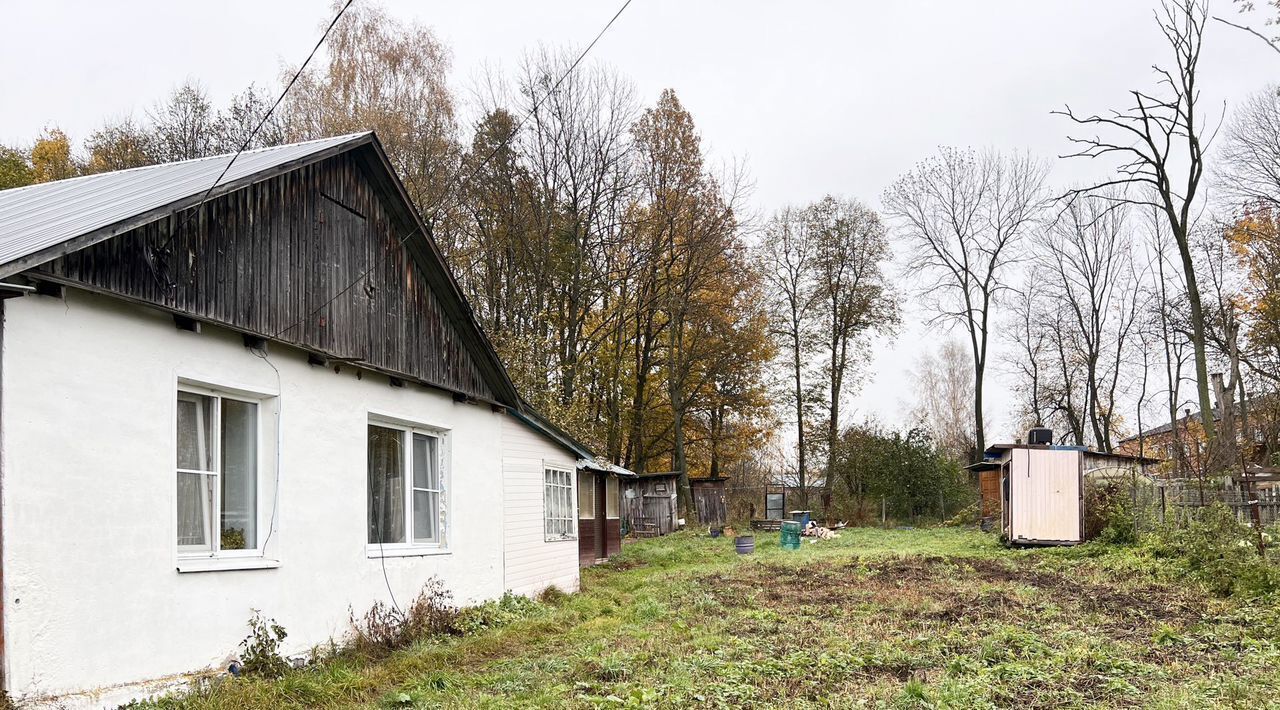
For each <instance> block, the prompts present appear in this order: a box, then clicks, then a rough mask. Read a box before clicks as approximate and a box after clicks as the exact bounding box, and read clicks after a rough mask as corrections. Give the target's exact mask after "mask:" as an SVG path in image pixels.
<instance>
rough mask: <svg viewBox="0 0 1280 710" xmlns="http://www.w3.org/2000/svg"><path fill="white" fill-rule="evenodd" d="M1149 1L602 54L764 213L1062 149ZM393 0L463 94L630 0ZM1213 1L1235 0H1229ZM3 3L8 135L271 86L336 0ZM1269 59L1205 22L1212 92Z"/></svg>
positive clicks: (865, 391) (1145, 82)
mask: <svg viewBox="0 0 1280 710" xmlns="http://www.w3.org/2000/svg"><path fill="white" fill-rule="evenodd" d="M356 1H357V2H365V1H366V0H356ZM1154 3H1155V0H1037V1H1036V2H1027V1H1025V0H983V1H982V2H973V1H971V2H954V1H935V2H925V1H923V0H919V1H907V0H892V1H891V0H878V1H876V2H871V1H868V0H861V1H857V2H786V3H783V2H776V1H774V2H743V1H741V0H737V1H734V2H688V1H687V0H686V1H683V2H681V1H679V0H634V2H632V4H631V6H630V8H628V10H627V11H626V12H625V13H624V14H623V15H622V17H621V18H619V20H618V21H617V23H616V24H615V25H614V27H613V28H612V29H611V30H610V32H609V33H608V34H607V35H606V36H605V37H604V39H603V40H601V42H600V44H598V45H597V46H596V48H595V50H594V51H593V57H594V58H596V59H599V60H603V61H606V62H608V63H610V64H612V65H614V66H615V67H617V68H618V69H619V70H620V71H621V72H623V73H625V74H626V75H629V76H630V77H631V78H632V79H633V80H634V81H635V83H636V85H637V87H638V89H639V93H640V95H641V96H642V97H643V99H644V100H645V102H646V103H651V102H652V101H653V100H654V99H655V98H656V97H657V95H658V93H659V92H660V91H661V90H662V89H664V88H667V87H671V88H674V89H675V90H676V91H677V92H678V94H679V95H680V98H681V100H682V101H683V102H684V103H685V105H686V107H687V108H688V109H689V110H690V111H691V112H692V114H693V116H694V120H695V121H696V122H697V125H698V127H699V129H700V130H701V132H702V135H703V138H704V142H705V144H706V146H707V148H708V150H709V152H710V153H711V154H712V155H713V156H714V157H716V158H722V159H732V158H737V159H744V160H746V161H747V163H748V165H749V168H750V171H751V175H752V177H753V179H754V182H755V186H756V188H755V191H754V194H753V204H754V207H755V209H757V210H758V211H759V212H761V213H762V214H767V213H768V212H771V211H773V210H774V209H776V208H777V207H779V206H781V205H784V204H787V203H805V202H808V201H811V200H814V199H817V198H819V197H821V196H822V195H824V194H826V193H835V194H841V195H849V196H854V197H857V198H858V199H861V200H863V201H864V202H867V203H869V204H871V205H872V206H874V207H879V206H880V194H881V192H882V191H883V190H884V188H885V186H886V185H888V184H889V183H890V182H891V181H892V180H893V178H894V177H896V176H897V175H899V174H900V173H902V172H903V171H905V170H908V169H909V168H910V167H911V166H912V165H913V164H914V163H915V162H916V161H918V160H920V159H922V158H924V157H926V156H927V155H928V154H930V153H931V152H932V151H934V150H935V148H936V147H937V146H939V145H956V146H966V145H972V146H977V147H988V146H989V147H994V148H999V149H1002V150H1013V149H1027V150H1030V151H1032V152H1033V153H1035V154H1038V155H1041V156H1044V157H1046V158H1052V157H1054V156H1056V155H1058V154H1060V153H1062V152H1064V151H1065V150H1066V145H1065V135H1066V133H1067V131H1068V128H1069V127H1068V125H1067V122H1066V121H1065V119H1063V118H1061V117H1057V116H1051V115H1050V114H1049V112H1050V111H1051V110H1053V109H1055V108H1060V107H1061V106H1062V105H1063V103H1064V102H1070V103H1071V105H1072V106H1073V107H1074V108H1077V109H1079V110H1088V111H1093V110H1103V109H1106V108H1108V107H1113V106H1122V105H1123V103H1124V101H1125V91H1126V90H1128V89H1130V88H1147V87H1150V86H1151V85H1152V83H1153V79H1152V73H1151V70H1150V66H1151V64H1152V63H1153V62H1154V61H1161V62H1165V61H1166V59H1167V52H1168V50H1167V48H1166V47H1165V46H1164V45H1163V44H1162V41H1163V40H1162V37H1161V36H1160V34H1159V32H1158V29H1157V27H1156V25H1155V23H1154V21H1153V19H1152V14H1151V13H1152V8H1153V7H1154ZM384 4H385V5H386V6H387V7H388V9H389V10H390V12H391V13H392V14H394V15H396V16H399V17H402V18H406V19H416V20H418V21H420V22H423V23H425V24H427V25H430V26H431V27H432V28H433V29H434V30H435V31H436V33H437V34H438V35H439V37H440V38H441V39H442V40H444V42H445V43H446V44H448V45H449V46H450V47H451V48H452V50H453V54H454V74H453V76H454V81H453V83H454V85H455V87H456V88H457V90H458V92H459V95H460V96H462V95H465V94H466V92H467V89H468V87H469V85H470V78H471V77H472V76H473V75H474V74H475V72H476V71H477V69H478V68H479V67H480V66H481V65H482V64H484V63H486V62H490V63H492V62H498V63H501V64H504V65H507V66H511V65H513V64H514V63H515V62H516V61H518V60H519V57H520V55H521V53H522V52H523V51H524V50H525V49H527V48H530V47H532V46H534V45H536V44H538V43H540V42H541V43H547V44H551V45H560V44H574V45H577V46H582V45H584V44H585V43H586V42H587V41H589V40H590V38H591V37H593V36H594V35H595V34H596V32H598V31H599V29H600V28H601V27H602V26H603V25H604V23H605V22H606V21H607V20H608V18H609V17H610V16H611V15H612V14H613V13H614V12H615V11H616V9H617V6H618V4H620V3H615V2H605V1H604V0H594V1H590V2H588V1H586V0H580V1H577V2H571V1H569V0H540V1H539V2H527V1H526V2H515V1H511V2H487V1H482V0H468V1H467V2H448V3H446V2H428V1H425V0H423V1H417V2H411V1H408V0H402V1H394V0H392V1H388V2H385V3H384ZM1215 5H1216V6H1217V8H1216V11H1217V12H1218V13H1221V14H1226V15H1231V14H1232V13H1233V12H1234V9H1233V8H1232V7H1231V6H1230V4H1229V3H1228V2H1226V0H1216V2H1215ZM3 15H4V17H5V24H6V25H7V26H8V31H7V32H6V33H5V41H4V42H3V43H0V97H3V99H2V101H3V103H2V104H0V106H3V109H0V142H4V143H9V144H13V143H28V142H30V140H31V139H32V138H34V136H35V135H36V134H38V133H39V132H40V130H41V129H42V128H43V127H45V126H46V125H53V124H56V125H58V126H60V127H61V128H63V129H64V130H66V131H67V132H68V133H69V134H70V135H71V136H72V138H73V139H74V140H77V141H79V140H82V139H83V138H84V136H85V135H87V134H88V133H89V132H90V131H92V130H93V129H94V128H96V127H97V126H98V125H99V124H100V123H101V122H102V120H103V118H104V117H107V116H121V115H127V114H130V113H132V114H133V115H135V116H138V117H142V116H143V115H144V113H145V109H146V108H147V107H148V106H149V105H151V103H152V102H154V101H155V100H156V99H157V98H159V97H161V96H163V95H164V94H166V93H167V92H169V91H171V90H172V89H173V88H174V87H175V86H176V85H178V84H180V83H181V82H183V81H184V80H185V79H187V78H188V77H190V78H194V79H198V80H200V81H201V82H203V83H204V85H205V86H206V87H207V88H208V90H209V92H210V94H211V97H212V98H213V99H214V101H215V103H222V102H224V101H225V100H226V99H227V98H228V97H229V96H230V95H232V94H233V93H236V92H238V91H240V90H241V89H243V88H244V87H245V86H246V85H247V84H249V83H250V82H258V83H259V84H260V85H265V86H270V87H272V88H273V89H274V88H275V86H276V79H277V77H278V74H279V72H280V68H281V66H282V65H283V64H296V63H297V62H299V61H301V60H302V58H303V57H305V56H306V54H307V52H308V51H310V49H311V47H312V45H314V43H315V41H316V39H317V37H318V36H319V31H320V27H319V26H320V25H321V24H322V23H326V22H327V21H328V19H329V18H330V16H331V9H330V7H329V4H328V1H327V0H319V1H318V0H287V1H286V0H271V1H270V2H265V1H263V0H252V1H242V0H234V1H230V2H226V1H224V2H218V3H186V2H172V0H166V1H152V2H129V1H127V0H126V1H125V2H115V3H104V2H97V1H88V0H85V1H81V2H65V1H57V0H39V1H38V2H30V1H22V2H18V1H15V0H5V2H4V7H3ZM1277 76H1280V55H1277V54H1275V53H1274V52H1273V51H1272V50H1270V49H1268V48H1267V47H1266V46H1265V45H1264V44H1262V43H1261V42H1260V41H1258V40H1257V39H1255V38H1252V37H1249V36H1247V35H1245V34H1243V33H1241V32H1240V31H1238V30H1234V29H1231V28H1228V27H1226V26H1224V25H1221V24H1216V23H1215V24H1213V25H1212V26H1210V27H1209V29H1208V32H1207V36H1206V42H1205V50H1204V55H1203V58H1202V78H1201V85H1202V87H1203V90H1204V95H1203V98H1202V100H1203V103H1204V106H1205V107H1207V108H1208V109H1209V110H1210V112H1213V113H1216V112H1217V111H1220V110H1221V107H1222V106H1223V103H1224V102H1226V105H1227V106H1228V109H1229V107H1230V106H1231V105H1232V104H1233V103H1234V102H1236V101H1238V100H1239V99H1241V98H1243V97H1244V96H1246V95H1247V94H1249V93H1251V92H1254V91H1258V90H1260V89H1262V88H1263V87H1265V86H1266V85H1267V84H1268V83H1269V82H1273V81H1275V77H1277ZM1100 170H1101V166H1099V165H1096V164H1090V163H1089V162H1087V161H1057V160H1055V161H1054V166H1053V172H1052V175H1051V180H1052V181H1053V183H1054V184H1055V185H1064V184H1068V183H1071V182H1077V181H1085V180H1089V179H1090V178H1092V177H1096V176H1097V175H1098V174H1099V171H1100ZM943 337H946V336H945V334H943V333H939V332H930V331H929V330H928V329H927V328H925V327H924V326H923V324H922V316H921V314H920V313H918V312H917V311H915V310H913V309H912V308H911V307H910V304H909V303H908V307H907V310H906V312H905V314H904V328H903V331H902V333H901V334H900V335H899V336H898V338H897V339H896V340H894V341H892V342H889V341H887V340H885V341H881V342H878V343H877V344H876V345H875V347H874V349H873V358H872V360H871V362H870V366H869V368H868V372H867V378H866V381H865V383H864V385H863V386H862V388H861V392H860V393H859V395H858V396H857V397H856V398H855V400H854V404H855V407H856V411H857V413H856V414H855V415H854V416H855V417H857V418H861V417H863V416H867V415H871V416H876V417H878V418H879V419H881V420H882V421H884V422H886V423H889V424H899V423H903V422H904V421H905V416H904V413H905V411H906V410H908V409H909V408H910V403H911V402H912V400H913V394H912V391H911V389H912V384H911V378H910V376H909V371H910V370H911V368H912V367H913V366H914V364H915V362H916V361H917V359H918V358H919V355H920V353H922V352H924V350H925V349H927V348H929V347H931V346H932V345H934V344H936V342H937V341H938V340H939V339H940V338H943ZM1008 384H1009V383H1008V381H1007V378H1005V377H1002V376H999V375H997V376H995V377H993V378H992V379H991V380H990V381H989V383H988V389H987V397H988V401H989V402H990V403H991V407H990V414H991V419H992V423H993V425H994V426H995V430H994V431H993V432H992V433H989V435H988V441H992V440H994V439H1001V438H1007V437H1010V436H1013V435H1014V432H1013V431H1012V427H1013V425H1014V422H1013V421H1012V420H1011V419H1010V418H1009V417H1008V416H1006V414H1005V412H1006V410H1007V408H1008V405H1009V402H1010V397H1009V395H1008V392H1007V387H1008ZM992 434H994V436H993V435H992Z"/></svg>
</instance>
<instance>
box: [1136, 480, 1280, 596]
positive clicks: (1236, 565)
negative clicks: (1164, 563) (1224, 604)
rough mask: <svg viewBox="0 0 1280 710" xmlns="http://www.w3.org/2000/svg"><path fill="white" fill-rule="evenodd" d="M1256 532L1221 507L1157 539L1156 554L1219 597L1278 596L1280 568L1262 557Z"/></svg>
mask: <svg viewBox="0 0 1280 710" xmlns="http://www.w3.org/2000/svg"><path fill="white" fill-rule="evenodd" d="M1256 540H1257V538H1256V533H1255V532H1254V531H1253V530H1252V529H1250V527H1249V526H1247V525H1243V524H1241V523H1240V521H1238V520H1237V519H1236V516H1235V513H1234V512H1232V510H1231V509H1230V508H1229V507H1227V506H1226V505H1224V504H1222V503H1214V504H1213V505H1210V506H1206V507H1204V508H1201V509H1200V510H1198V511H1196V512H1195V513H1194V514H1193V515H1191V516H1189V517H1188V519H1187V520H1186V521H1185V522H1184V523H1183V524H1182V525H1174V526H1166V527H1165V528H1163V529H1162V530H1161V531H1160V532H1159V534H1158V535H1157V536H1156V537H1155V539H1154V541H1153V542H1152V545H1153V547H1154V549H1155V552H1156V553H1157V554H1159V555H1161V556H1165V557H1175V558H1177V559H1178V560H1179V561H1180V562H1181V563H1182V564H1183V565H1184V566H1185V568H1186V570H1187V572H1188V573H1189V574H1191V575H1192V576H1194V577H1195V578H1197V579H1199V580H1200V581H1201V582H1203V583H1204V584H1205V585H1206V586H1208V587H1209V589H1210V590H1212V591H1213V592H1214V593H1215V594H1219V595H1221V596H1230V595H1236V596H1243V597H1254V596H1260V595H1263V594H1268V593H1273V592H1277V591H1280V565H1277V563H1276V562H1275V561H1274V560H1268V559H1267V558H1264V557H1262V556H1259V555H1258V552H1257V547H1256Z"/></svg>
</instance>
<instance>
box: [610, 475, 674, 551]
mask: <svg viewBox="0 0 1280 710" xmlns="http://www.w3.org/2000/svg"><path fill="white" fill-rule="evenodd" d="M679 477H680V474H679V472H677V471H663V472H657V473H637V474H636V475H635V477H634V478H628V479H626V480H624V481H623V482H622V520H623V523H624V524H625V525H626V529H627V530H628V531H630V532H632V533H635V534H636V535H638V536H651V535H666V534H668V533H671V532H673V531H674V530H675V529H676V527H677V521H678V520H679V515H678V514H677V513H676V488H677V482H678V479H679Z"/></svg>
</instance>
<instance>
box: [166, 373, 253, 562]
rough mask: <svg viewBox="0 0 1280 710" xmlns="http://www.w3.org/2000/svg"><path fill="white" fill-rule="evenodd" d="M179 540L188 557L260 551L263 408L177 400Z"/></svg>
mask: <svg viewBox="0 0 1280 710" xmlns="http://www.w3.org/2000/svg"><path fill="white" fill-rule="evenodd" d="M176 434H177V436H176V442H177V452H176V460H177V469H178V470H177V508H178V509H177V521H178V526H177V527H178V529H177V537H178V547H179V550H180V551H181V552H182V553H184V554H189V553H206V554H216V553H217V552H219V551H222V550H251V549H256V548H257V546H258V435H259V434H258V404H257V403H256V402H245V401H241V400H237V399H230V398H227V397H219V396H217V395H214V394H202V393H196V392H188V391H179V392H178V394H177V432H176Z"/></svg>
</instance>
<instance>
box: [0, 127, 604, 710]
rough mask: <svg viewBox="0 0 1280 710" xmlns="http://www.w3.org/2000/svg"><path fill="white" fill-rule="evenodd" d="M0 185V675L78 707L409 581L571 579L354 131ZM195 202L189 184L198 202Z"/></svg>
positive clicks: (444, 292)
mask: <svg viewBox="0 0 1280 710" xmlns="http://www.w3.org/2000/svg"><path fill="white" fill-rule="evenodd" d="M230 160H231V158H230V156H221V157H216V158H207V159H201V160H193V161H186V162H182V163H172V164H166V165H159V166H153V167H147V168H137V169H133V170H126V171H120V172H115V173H106V174H102V175H95V176H88V177H80V178H74V179H71V180H64V181H60V182H55V183H48V184H43V185H35V186H31V187H25V188H19V189H14V190H7V191H3V192H0V296H2V297H3V300H0V308H2V309H3V327H2V328H0V620H2V622H3V623H2V625H0V633H2V637H0V649H2V651H0V652H2V654H3V655H2V657H0V670H2V671H3V688H4V689H5V690H6V691H7V692H8V693H9V694H10V696H11V697H12V698H13V699H14V700H18V701H29V700H36V701H39V700H48V699H50V698H60V699H62V700H65V701H69V702H71V703H79V704H91V705H92V704H97V705H101V704H104V703H107V702H110V701H112V700H114V699H118V698H121V697H127V696H129V695H135V694H136V693H137V692H138V690H139V689H140V688H147V687H153V686H148V685H147V683H161V684H162V683H163V682H164V681H165V679H172V678H174V677H181V676H182V674H188V673H191V672H196V671H200V670H206V671H219V670H221V669H224V668H225V667H226V664H227V662H228V661H229V660H230V659H231V658H232V657H233V656H234V654H235V653H236V651H237V647H238V645H239V643H240V641H241V640H242V639H243V638H244V637H245V635H246V633H247V630H248V629H247V624H246V622H247V620H248V619H249V616H250V614H251V610H254V609H257V610H261V612H262V613H263V615H264V616H267V617H271V618H274V619H276V620H277V621H278V622H279V623H280V624H281V625H283V626H284V627H285V628H286V629H287V631H288V633H289V636H288V648H287V650H288V651H290V652H302V651H305V650H306V649H308V648H310V647H312V646H314V645H316V644H321V643H324V642H326V641H328V640H329V639H331V638H332V639H341V638H342V637H343V635H344V634H345V633H346V632H347V630H348V628H347V627H348V616H349V613H350V611H352V610H354V611H355V612H356V613H357V614H359V613H362V612H363V611H364V610H366V609H368V608H369V607H370V606H371V605H372V604H373V603H374V602H375V601H382V602H385V603H397V604H399V605H404V604H407V603H408V602H410V601H411V600H412V598H413V597H414V596H416V594H417V592H418V590H420V589H421V588H422V586H423V584H424V583H425V582H427V581H428V579H430V578H431V577H433V576H435V577H439V578H440V579H441V580H443V582H444V584H445V585H446V587H447V588H448V589H449V590H450V591H451V592H452V593H453V595H454V599H455V601H456V602H458V603H472V602H477V601H480V600H484V599H489V598H494V597H497V596H499V595H501V594H502V593H503V591H504V590H507V589H511V590H515V591H517V592H520V593H526V594H535V593H537V592H539V591H541V590H542V589H544V588H546V587H547V586H549V585H557V586H559V587H561V588H563V589H565V590H575V589H576V588H577V586H578V552H577V542H576V532H577V531H576V523H575V521H576V518H577V513H576V507H575V505H576V491H575V489H574V486H575V475H574V474H575V472H576V469H577V466H578V461H579V459H582V458H584V457H588V458H589V455H590V452H588V451H586V450H585V449H584V448H582V447H581V446H580V445H578V444H577V443H576V442H573V441H572V440H571V439H569V438H568V437H567V436H565V435H563V433H562V432H559V431H558V430H554V428H551V427H543V426H540V422H541V419H540V418H539V417H538V416H537V415H536V413H534V412H531V411H530V410H529V409H528V407H527V405H525V404H524V403H523V402H522V400H521V399H520V398H519V396H518V395H517V394H516V392H515V390H514V388H513V387H512V385H511V382H510V380H509V379H508V378H507V375H506V373H505V371H504V369H503V366H502V364H501V363H500V362H499V361H498V358H497V356H496V355H495V354H494V351H493V349H492V347H491V346H490V344H489V342H488V340H487V339H486V337H485V335H484V334H483V333H482V332H481V329H480V328H479V326H478V325H477V323H476V321H475V319H474V318H473V317H472V315H471V310H470V308H469V306H468V305H467V303H466V301H465V299H464V298H463V296H462V293H461V291H460V289H459V288H458V285H457V284H456V282H455V281H454V280H453V278H452V277H451V276H450V273H449V270H448V268H447V267H446V266H445V264H444V262H443V260H442V258H441V255H440V253H439V251H438V249H437V248H436V246H435V244H434V242H433V241H432V240H431V238H430V236H429V233H428V230H427V228H426V227H425V225H424V224H423V222H422V221H421V219H420V217H419V216H418V215H417V213H416V212H415V211H414V209H413V207H412V206H411V204H410V202H409V200H408V199H407V197H406V195H405V193H404V189H403V186H402V185H401V184H400V182H399V180H398V178H397V177H396V176H395V174H394V172H393V171H392V170H391V168H390V167H389V163H388V162H387V158H386V156H385V154H384V153H383V150H382V148H381V146H380V145H379V143H378V141H377V139H376V137H375V136H373V134H371V133H365V134H358V135H351V136H342V137H338V138H331V139H325V140H319V141H312V142H308V143H301V144H295V145H289V146H281V147H278V148H269V149H263V150H257V151H250V152H246V153H243V154H241V155H240V156H239V158H237V159H236V160H235V161H234V163H232V164H231V166H230V169H229V170H227V171H226V174H225V175H224V176H223V177H222V179H221V180H220V181H219V182H218V184H217V187H216V188H215V189H213V190H212V192H211V193H209V194H208V195H207V196H206V192H207V191H208V190H209V187H210V186H211V185H213V184H214V182H215V179H217V178H218V176H219V174H220V173H222V172H223V170H224V169H226V168H227V166H228V162H229V161H230ZM206 198H207V199H206Z"/></svg>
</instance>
